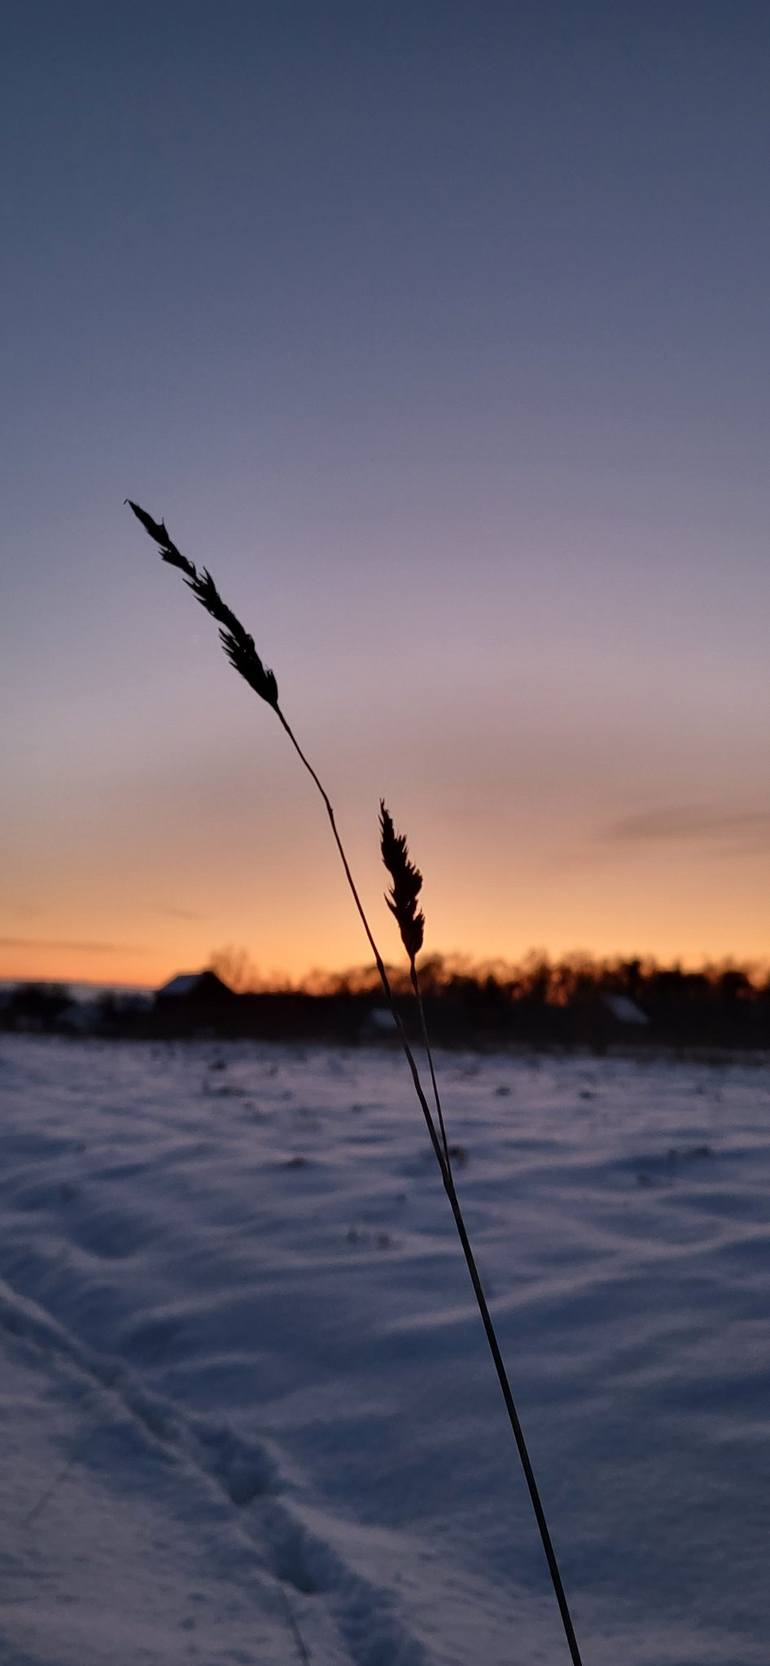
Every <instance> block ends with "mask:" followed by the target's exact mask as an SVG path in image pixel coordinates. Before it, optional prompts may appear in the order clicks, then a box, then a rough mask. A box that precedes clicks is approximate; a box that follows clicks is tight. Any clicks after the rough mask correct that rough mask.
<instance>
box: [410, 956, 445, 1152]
mask: <svg viewBox="0 0 770 1666" xmlns="http://www.w3.org/2000/svg"><path fill="white" fill-rule="evenodd" d="M409 975H410V977H411V980H412V988H413V990H414V994H415V999H416V1001H417V1011H418V1012H419V1014H420V1028H421V1030H422V1044H423V1047H424V1048H425V1057H426V1059H427V1060H428V1069H429V1071H430V1079H431V1083H432V1085H433V1098H434V1099H435V1101H436V1114H437V1116H438V1122H439V1128H440V1129H441V1143H442V1145H443V1147H444V1157H445V1159H446V1166H447V1170H448V1172H449V1174H450V1175H451V1173H452V1159H451V1157H450V1154H449V1141H448V1139H447V1132H446V1128H445V1126H444V1112H443V1110H442V1108H441V1096H440V1094H439V1091H438V1082H437V1081H436V1071H435V1069H434V1065H433V1049H432V1047H431V1044H430V1036H429V1034H428V1025H427V1022H426V1019H425V1007H424V1006H423V1001H422V988H421V986H420V974H419V972H418V970H417V967H416V966H415V963H414V961H412V962H411V964H410V967H409Z"/></svg>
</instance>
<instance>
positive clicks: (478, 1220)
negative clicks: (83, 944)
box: [0, 1036, 770, 1666]
mask: <svg viewBox="0 0 770 1666" xmlns="http://www.w3.org/2000/svg"><path fill="white" fill-rule="evenodd" d="M438 1064H439V1071H440V1079H441V1081H442V1082H443V1084H444V1087H445V1109H446V1112H447V1118H448V1122H449V1126H450V1138H451V1140H452V1142H453V1144H455V1145H456V1146H457V1148H458V1155H457V1157H456V1158H455V1172H456V1178H457V1182H458V1189H459V1190H460V1193H461V1196H462V1199H463V1202H464V1206H465V1210H466V1217H467V1221H468V1225H469V1228H470V1232H471V1236H472V1238H473V1241H474V1244H475V1247H476V1250H477V1255H478V1260H479V1264H480V1267H481V1271H482V1275H483V1277H484V1279H485V1282H486V1285H487V1289H488V1293H489V1295H490V1298H491V1306H492V1310H493V1314H494V1317H495V1321H496V1323H497V1326H498V1330H499V1335H500V1339H501V1344H502V1347H503V1351H504V1353H505V1356H506V1359H507V1361H508V1364H509V1368H510V1374H511V1379H512V1382H513V1387H514V1392H515V1394H516V1397H517V1402H518V1405H519V1410H520V1413H521V1416H522V1420H523V1423H524V1427H525V1430H526V1433H527V1436H528V1440H529V1444H530V1449H531V1452H532V1456H533V1461H534V1464H535V1468H536V1472H537V1475H538V1479H539V1481H540V1485H541V1490H542V1493H543V1497H544V1501H545V1505H546V1510H547V1512H548V1515H549V1519H550V1523H551V1528H552V1532H553V1536H554V1540H555V1543H556V1547H557V1551H558V1553H559V1556H560V1560H561V1564H562V1572H563V1575H564V1580H565V1584H566V1587H567V1591H568V1593H569V1596H570V1599H571V1602H572V1607H573V1612H574V1618H575V1623H576V1629H577V1633H578V1637H579V1639H580V1642H581V1647H582V1650H583V1654H584V1660H585V1662H586V1666H589V1663H590V1666H617V1662H619V1661H623V1662H624V1663H628V1666H766V1662H767V1658H768V1654H767V1641H766V1640H767V1635H768V1630H769V1629H770V1589H769V1588H768V1581H767V1575H766V1556H767V1544H768V1529H769V1528H770V1393H769V1390H770V1348H769V1347H768V1324H767V1311H768V1291H769V1290H770V1215H769V1211H768V1196H770V1129H769V1124H770V1080H769V1078H768V1073H767V1066H766V1063H765V1062H761V1063H756V1062H754V1063H749V1062H734V1063H729V1062H728V1063H723V1064H720V1065H719V1066H709V1065H706V1064H692V1063H685V1062H681V1063H671V1062H663V1061H656V1060H653V1059H650V1060H648V1061H647V1062H643V1063H635V1062H633V1061H630V1060H622V1059H617V1058H609V1059H605V1060H601V1061H593V1060H588V1059H578V1058H573V1059H569V1058H550V1059H542V1060H538V1059H535V1058H531V1059H526V1058H514V1057H510V1056H502V1055H499V1056H491V1057H483V1058H482V1057H477V1056H474V1055H470V1054H463V1055H459V1054H446V1055H442V1056H440V1057H439V1061H438ZM0 1415H1V1416H2V1428H3V1433H4V1442H3V1486H2V1490H1V1491H0V1518H1V1527H0V1565H1V1566H2V1592H3V1606H2V1609H0V1637H1V1638H2V1646H1V1648H0V1658H1V1659H2V1661H3V1666H107V1663H112V1662H115V1661H118V1662H120V1663H122V1662H124V1661H126V1662H127V1661H129V1660H130V1661H131V1662H132V1666H133V1663H134V1662H144V1663H145V1666H181V1663H182V1662H185V1663H187V1662H199V1663H200V1666H220V1663H221V1666H224V1663H227V1666H235V1663H240V1666H256V1663H259V1666H295V1663H297V1662H300V1663H305V1666H307V1663H308V1662H310V1663H311V1666H475V1663H476V1662H479V1663H483V1666H503V1663H505V1666H510V1663H511V1662H514V1663H516V1662H520V1663H521V1666H538V1663H542V1666H545V1663H546V1662H547V1663H548V1666H557V1663H560V1662H562V1661H565V1662H566V1660H567V1658H568V1656H567V1651H566V1645H565V1643H564V1639H563V1636H562V1634H561V1631H560V1627H559V1622H558V1617H557V1615H556V1610H555V1604H554V1601H553V1598H552V1595H551V1592H550V1587H549V1584H548V1579H547V1573H546V1571H545V1567H544V1561H543V1556H542V1551H541V1548H540V1545H539V1540H538V1538H537V1535H536V1529H535V1526H534V1522H533V1519H532V1516H531V1510H530V1506H529V1502H528V1499H527V1496H526V1493H525V1489H524V1486H523V1482H522V1481H521V1478H520V1475H519V1473H518V1469H517V1464H516V1459H515V1453H514V1449H513V1444H512V1441H511V1439H510V1436H509V1433H508V1429H507V1425H506V1422H505V1418H504V1413H503V1408H502V1403H501V1400H500V1395H499V1390H498V1388H497V1384H496V1382H495V1379H494V1375H493V1371H492V1367H491V1363H490V1360H489V1358H488V1356H487V1353H486V1344H485V1341H484V1337H483V1334H482V1332H481V1327H480V1322H479V1319H478V1315H477V1312H476V1309H475V1306H474V1303H473V1299H472V1294H471V1291H470V1286H469V1282H468V1278H467V1273H466V1271H465V1267H464V1264H463V1262H462V1258H461V1255H460V1251H459V1248H458V1245H457V1242H456V1237H455V1233H454V1226H453V1223H452V1219H451V1215H450V1212H449V1210H448V1207H447V1204H446V1199H445V1198H444V1196H443V1192H442V1189H441V1186H440V1183H439V1180H438V1176H437V1174H436V1172H435V1165H434V1163H433V1159H432V1157H431V1154H430V1151H429V1149H428V1147H427V1140H426V1137H425V1133H424V1128H423V1125H422V1120H421V1117H420V1115H419V1111H418V1109H417V1106H416V1104H415V1102H414V1099H413V1096H412V1094H411V1089H410V1084H409V1080H408V1077H407V1075H406V1072H405V1069H404V1066H403V1063H402V1061H401V1059H400V1058H399V1056H398V1054H397V1053H396V1052H395V1051H393V1050H391V1049H389V1048H388V1049H377V1048H375V1047H372V1048H361V1049H355V1050H342V1049H323V1048H309V1047H308V1048H302V1049H300V1048H293V1049H291V1048H280V1049H279V1048H270V1047H268V1046H254V1045H250V1044H247V1043H233V1044H227V1045H215V1044H212V1043H194V1044H186V1045H174V1044H163V1045H156V1044H148V1043H142V1044H128V1043H100V1042H93V1041H92V1042H87V1041H84V1040H81V1039H79V1038H76V1039H71V1040H53V1039H46V1038H42V1037H37V1036H36V1037H29V1036H5V1037H3V1038H2V1039H1V1040H0Z"/></svg>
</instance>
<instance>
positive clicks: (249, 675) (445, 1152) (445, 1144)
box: [126, 498, 582, 1666]
mask: <svg viewBox="0 0 770 1666" xmlns="http://www.w3.org/2000/svg"><path fill="white" fill-rule="evenodd" d="M126 502H127V503H128V504H129V506H130V508H131V509H132V510H133V512H134V514H135V515H136V517H137V519H138V520H139V521H140V522H141V524H142V526H143V527H144V530H145V532H147V533H148V535H149V537H150V538H152V539H153V540H154V542H155V544H156V545H157V548H158V551H159V553H160V555H161V557H162V559H163V561H165V562H166V563H167V564H168V565H169V566H170V567H177V568H178V569H179V571H180V572H181V573H182V574H183V576H184V581H185V583H186V585H187V586H188V588H189V589H190V590H191V591H192V594H193V595H194V597H195V599H196V601H198V602H200V604H201V606H202V607H203V608H205V610H206V612H207V613H208V614H210V616H211V618H212V619H214V620H215V621H216V623H217V624H218V626H219V637H220V641H221V643H222V647H223V649H224V651H225V654H226V655H227V658H228V659H229V661H230V664H231V665H232V666H233V667H234V668H235V670H236V671H237V672H238V673H239V675H240V676H241V677H243V678H244V679H245V681H246V682H247V683H248V684H249V687H250V688H252V689H253V690H254V693H255V694H258V695H259V696H260V698H261V699H262V700H264V701H265V702H266V703H267V705H268V706H271V707H272V709H273V711H274V712H275V714H276V717H277V718H278V721H279V723H280V724H281V725H282V727H283V728H284V729H285V731H286V734H287V735H288V738H289V740H290V742H291V744H292V746H293V747H294V750H295V752H296V753H297V755H298V757H299V759H300V762H301V763H302V765H303V767H304V768H305V769H306V770H307V773H308V775H309V776H310V778H311V780H312V781H313V783H314V785H315V787H316V789H317V791H318V793H319V794H320V796H321V799H322V801H323V805H324V808H325V810H326V814H327V816H328V819H329V824H330V826H331V831H332V836H333V838H334V842H335V844H336V847H337V851H338V854H339V858H340V861H341V863H342V866H343V869H344V872H345V878H346V880H347V883H348V886H349V888H350V892H351V895H352V897H353V901H354V903H355V906H356V909H357V912H358V915H359V918H360V920H361V924H362V926H363V929H364V932H365V934H366V938H367V941H368V943H369V947H370V949H371V951H372V954H373V956H374V961H375V965H376V967H377V971H378V974H379V977H380V982H381V984H382V988H383V992H384V995H385V999H386V1001H387V1003H388V1006H389V1008H390V1011H391V1013H392V1016H393V1021H394V1023H395V1026H396V1030H397V1032H398V1037H399V1041H400V1043H401V1046H402V1048H403V1052H404V1056H405V1058H406V1062H407V1065H408V1067H409V1071H410V1074H411V1077H412V1083H413V1086H414V1090H415V1093H416V1095H417V1099H418V1102H419V1105H420V1109H421V1111H422V1115H423V1118H424V1120H425V1125H426V1128H427V1131H428V1135H429V1138H430V1142H431V1146H432V1148H433V1154H434V1156H435V1159H436V1162H437V1164H438V1168H439V1172H440V1174H441V1179H442V1182H443V1185H444V1190H445V1192H446V1195H447V1198H448V1201H449V1207H450V1209H451V1211H452V1215H453V1217H454V1222H455V1227H456V1229H457V1235H458V1238H459V1240H460V1244H461V1247H462V1251H463V1255H464V1257H465V1263H466V1266H467V1269H468V1273H469V1275H470V1280H471V1284H472V1286H473V1291H474V1295H475V1297H476V1302H477V1304H478V1309H479V1313H480V1316H481V1321H482V1324H483V1327H484V1332H485V1335H486V1338H487V1342H488V1345H489V1350H490V1353H491V1355H492V1360H493V1362H494V1367H495V1371H496V1373H497V1378H498V1382H499V1384H500V1388H501V1391H502V1395H503V1400H504V1403H505V1409H506V1411H507V1414H508V1419H509V1422H510V1426H511V1429H512V1432H513V1437H514V1440H515V1442H516V1447H517V1451H518V1454H519V1459H520V1461H521V1465H522V1469H523V1471H524V1476H525V1479H526V1483H527V1488H528V1491H529V1496H530V1499H531V1502H532V1508H533V1510H534V1513H535V1519H536V1521H537V1525H538V1529H539V1532H540V1538H541V1541H542V1545H543V1550H544V1552H545V1557H546V1561H547V1564H548V1570H549V1573H550V1576H551V1582H552V1584H553V1589H554V1593H555V1596H556V1601H557V1603H558V1607H559V1613H560V1616H561V1621H562V1625H563V1627H564V1634H565V1637H566V1640H567V1645H568V1648H569V1652H570V1657H571V1659H572V1662H573V1666H582V1660H581V1655H580V1650H579V1648H578V1643H577V1638H576V1636H575V1630H574V1626H573V1623H572V1616H571V1614H570V1609H569V1604H568V1602H567V1597H566V1593H565V1590H564V1585H563V1582H562V1577H561V1573H560V1571H559V1564H558V1562H557V1559H556V1552H555V1550H554V1547H553V1541H552V1539H551V1534H550V1531H549V1528H548V1523H547V1521H546V1517H545V1512H544V1509H543V1504H542V1500H541V1498H540V1492H539V1489H538V1486H537V1482H536V1480H535V1474H534V1470H533V1468H532V1463H531V1460H530V1456H529V1452H528V1450H527V1444H526V1441H525V1439H524V1431H523V1429H522V1426H521V1422H520V1419H519V1415H518V1412H517V1410H516V1406H515V1403H514V1398H513V1393H512V1390H511V1385H510V1382H509V1380H508V1373H507V1371H506V1368H505V1363H504V1361H503V1357H502V1354H501V1351H500V1346H499V1343H498V1340H497V1335H496V1332H495V1327H494V1324H493V1321H492V1316H491V1314H490V1311H489V1306H488V1303H487V1299H486V1296H485V1294H484V1289H483V1285H482V1282H481V1278H480V1275H479V1271H478V1267H477V1265H476V1260H475V1257H474V1254H473V1250H472V1248H471V1243H470V1239H469V1237H468V1232H467V1229H466V1226H465V1221H464V1218H463V1212H462V1207H461V1204H460V1199H459V1197H458V1194H457V1189H456V1186H455V1181H454V1175H453V1172H452V1163H451V1147H450V1144H449V1140H448V1138H447V1132H446V1126H445V1121H444V1114H443V1108H442V1105H441V1098H440V1094H439V1088H438V1083H437V1079H436V1071H435V1066H434V1060H433V1053H432V1050H431V1045H430V1039H429V1035H428V1028H427V1024H426V1020H425V1008H424V1004H423V999H422V991H421V988H420V977H419V972H418V969H417V964H416V962H417V956H418V954H419V953H420V950H421V949H422V946H423V937H424V931H425V917H424V915H423V913H422V910H421V908H420V907H419V906H418V901H419V896H420V892H421V890H422V883H423V881H422V874H421V873H420V870H419V868H417V867H416V866H415V865H414V863H413V862H412V861H411V858H410V856H409V850H408V847H407V841H406V838H405V836H404V835H403V834H401V833H397V832H396V830H395V827H394V825H393V820H392V817H391V815H390V812H389V811H388V809H387V806H386V804H385V802H384V800H381V801H380V849H381V854H382V859H383V862H384V864H385V867H386V869H387V872H388V874H389V876H390V881H391V885H390V890H389V892H388V894H387V896H386V899H385V900H386V902H387V905H388V908H389V909H390V911H391V913H392V914H393V916H394V918H395V920H396V922H397V925H398V928H399V931H400V933H401V941H402V943H403V945H404V950H405V952H406V955H407V958H408V961H409V974H410V979H411V984H412V989H413V991H414V996H415V1000H416V1003H417V1008H418V1012H419V1019H420V1029H421V1035H422V1041H423V1046H424V1049H425V1055H426V1059H427V1063H428V1069H429V1074H430V1082H431V1092H432V1096H433V1103H434V1106H435V1118H434V1114H433V1111H432V1110H431V1107H430V1105H429V1103H428V1099H427V1096H426V1093H425V1090H424V1088H423V1084H422V1079H421V1076H420V1072H419V1068H418V1065H417V1060H416V1058H415V1055H414V1052H413V1050H412V1047H411V1045H410V1043H409V1039H408V1037H407V1034H406V1031H405V1029H404V1025H403V1022H402V1019H401V1015H400V1013H399V1010H398V1007H397V1006H396V1002H395V999H394V996H393V990H392V988H391V984H390V980H389V978H388V973H387V969H386V967H385V962H384V961H383V958H382V955H381V954H380V951H379V949H378V947H377V944H376V942H375V939H374V936H373V933H372V930H371V927H370V925H369V921H368V919H367V916H366V913H365V911H364V907H363V904H362V902H361V898H360V896H359V893H358V890H357V888H356V884H355V880H354V878H353V875H352V873H351V870H350V865H349V863H348V859H347V855H346V853H345V849H344V846H343V843H342V840H341V838H340V834H339V830H338V828H337V822H336V819H335V814H334V809H333V806H332V803H331V800H330V798H329V795H328V793H327V791H326V789H325V787H324V786H323V783H322V782H321V780H320V778H319V776H318V775H317V774H316V771H315V770H314V768H313V766H312V764H311V763H310V762H309V760H308V758H307V757H306V756H305V753H304V752H303V750H302V747H301V746H300V744H299V741H298V740H297V737H296V735H295V734H294V731H293V729H292V728H291V725H290V724H289V722H288V721H287V719H286V717H285V716H284V713H283V711H282V710H281V706H280V704H279V700H278V684H277V681H276V678H275V675H274V673H273V672H272V671H271V670H270V669H269V668H268V667H267V666H265V665H264V664H263V662H262V660H261V658H260V656H259V654H258V653H257V650H256V647H255V645H254V638H253V637H252V636H250V635H249V633H248V631H247V630H245V628H244V626H243V625H242V624H241V622H240V620H239V619H238V618H237V616H236V615H235V614H234V613H233V612H232V610H231V608H229V607H228V606H227V604H226V602H224V601H223V599H222V597H221V596H220V594H219V591H218V589H217V587H216V584H215V583H214V580H213V578H212V576H211V573H210V572H209V571H208V569H207V568H206V567H203V568H200V569H198V568H197V567H196V566H195V565H194V563H193V562H192V561H190V560H188V558H187V556H185V555H183V554H182V552H181V550H179V549H178V548H177V546H176V544H174V543H173V541H172V539H171V537H170V535H169V532H168V528H167V527H166V525H165V523H164V522H163V521H155V520H153V518H152V516H151V515H148V513H147V511H146V509H142V508H140V506H139V504H138V503H134V502H132V501H131V499H130V498H127V499H126Z"/></svg>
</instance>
